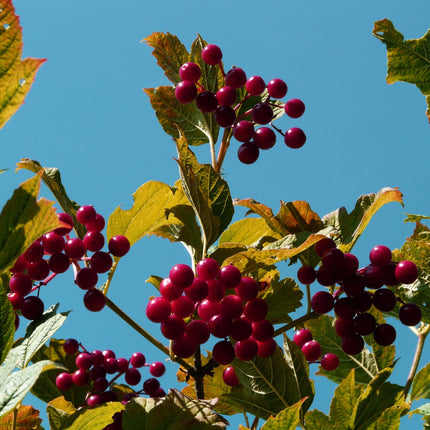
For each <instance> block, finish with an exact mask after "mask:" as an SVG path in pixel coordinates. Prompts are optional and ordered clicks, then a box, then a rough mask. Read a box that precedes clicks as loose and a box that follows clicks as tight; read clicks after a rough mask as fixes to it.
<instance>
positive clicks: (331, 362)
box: [321, 352, 339, 371]
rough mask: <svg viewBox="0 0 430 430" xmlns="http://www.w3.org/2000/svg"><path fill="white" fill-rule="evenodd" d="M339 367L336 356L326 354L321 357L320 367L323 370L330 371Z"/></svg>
mask: <svg viewBox="0 0 430 430" xmlns="http://www.w3.org/2000/svg"><path fill="white" fill-rule="evenodd" d="M338 366H339V357H338V356H337V355H336V354H332V353H331V352H328V353H327V354H324V355H323V356H322V357H321V367H322V368H323V369H324V370H328V371H332V370H335V369H336V368H337V367H338Z"/></svg>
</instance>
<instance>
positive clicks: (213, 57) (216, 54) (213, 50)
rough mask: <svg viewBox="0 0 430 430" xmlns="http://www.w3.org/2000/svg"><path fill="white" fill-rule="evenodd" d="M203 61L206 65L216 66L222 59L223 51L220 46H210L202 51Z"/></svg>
mask: <svg viewBox="0 0 430 430" xmlns="http://www.w3.org/2000/svg"><path fill="white" fill-rule="evenodd" d="M202 59H203V61H204V62H205V63H206V64H209V65H210V66H215V65H216V64H218V63H219V62H220V61H221V59H222V51H221V49H220V47H219V46H217V45H213V44H209V45H206V46H205V47H204V48H203V49H202Z"/></svg>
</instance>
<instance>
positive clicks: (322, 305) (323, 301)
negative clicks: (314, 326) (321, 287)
mask: <svg viewBox="0 0 430 430" xmlns="http://www.w3.org/2000/svg"><path fill="white" fill-rule="evenodd" d="M311 306H312V310H313V311H314V312H316V313H317V314H326V313H328V312H330V311H331V310H332V309H333V307H334V299H333V296H332V295H331V294H330V293H329V292H328V291H317V292H316V293H315V294H314V295H313V296H312V300H311Z"/></svg>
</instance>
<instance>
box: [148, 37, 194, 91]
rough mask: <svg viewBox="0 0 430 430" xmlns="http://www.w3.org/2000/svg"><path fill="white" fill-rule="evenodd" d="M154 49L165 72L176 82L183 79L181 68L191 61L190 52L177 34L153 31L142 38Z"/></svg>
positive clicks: (158, 62)
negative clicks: (180, 73)
mask: <svg viewBox="0 0 430 430" xmlns="http://www.w3.org/2000/svg"><path fill="white" fill-rule="evenodd" d="M142 42H145V43H146V44H147V45H149V46H151V47H152V48H154V49H153V51H152V55H153V56H154V57H155V58H156V59H157V64H158V65H159V66H160V67H161V68H162V69H163V70H164V74H165V75H166V76H167V78H168V79H169V80H170V81H172V82H173V83H174V84H177V83H178V82H180V81H181V78H180V77H179V68H180V67H181V66H182V64H184V63H186V62H188V61H191V60H190V54H189V53H188V51H187V50H186V48H185V46H184V45H183V44H182V43H181V41H180V40H179V39H178V37H177V36H175V35H173V34H170V33H158V32H156V33H152V34H151V35H150V36H148V37H146V38H145V39H143V40H142Z"/></svg>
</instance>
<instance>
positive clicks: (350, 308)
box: [334, 297, 357, 319]
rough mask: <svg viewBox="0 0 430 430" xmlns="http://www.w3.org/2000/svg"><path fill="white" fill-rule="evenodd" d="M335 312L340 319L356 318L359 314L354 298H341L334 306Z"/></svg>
mask: <svg viewBox="0 0 430 430" xmlns="http://www.w3.org/2000/svg"><path fill="white" fill-rule="evenodd" d="M334 312H335V313H336V315H337V316H338V317H340V318H349V319H352V318H354V316H355V314H356V313H357V309H356V307H355V302H354V299H353V298H352V297H341V298H340V299H338V300H337V301H336V303H335V304H334Z"/></svg>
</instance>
